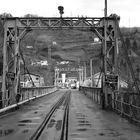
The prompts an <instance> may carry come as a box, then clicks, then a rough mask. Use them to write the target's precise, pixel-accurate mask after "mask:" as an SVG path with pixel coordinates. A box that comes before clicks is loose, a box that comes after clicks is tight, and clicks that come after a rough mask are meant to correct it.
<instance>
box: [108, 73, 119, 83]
mask: <svg viewBox="0 0 140 140" xmlns="http://www.w3.org/2000/svg"><path fill="white" fill-rule="evenodd" d="M105 82H108V83H118V75H114V74H107V75H105Z"/></svg>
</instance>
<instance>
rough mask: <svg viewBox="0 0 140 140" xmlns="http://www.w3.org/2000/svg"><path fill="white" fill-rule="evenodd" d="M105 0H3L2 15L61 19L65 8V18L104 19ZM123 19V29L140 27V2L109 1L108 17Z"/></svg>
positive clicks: (133, 0) (132, 0) (121, 23)
mask: <svg viewBox="0 0 140 140" xmlns="http://www.w3.org/2000/svg"><path fill="white" fill-rule="evenodd" d="M104 1H105V0H2V1H1V4H0V14H1V13H4V12H6V13H11V14H12V16H14V17H21V16H24V15H26V14H35V15H38V16H43V17H59V11H58V6H60V5H61V6H64V15H63V16H64V17H72V16H73V17H77V16H87V17H103V16H104ZM112 13H115V14H117V15H119V16H120V17H121V20H120V26H121V27H140V18H139V14H140V0H108V16H109V15H110V14H112Z"/></svg>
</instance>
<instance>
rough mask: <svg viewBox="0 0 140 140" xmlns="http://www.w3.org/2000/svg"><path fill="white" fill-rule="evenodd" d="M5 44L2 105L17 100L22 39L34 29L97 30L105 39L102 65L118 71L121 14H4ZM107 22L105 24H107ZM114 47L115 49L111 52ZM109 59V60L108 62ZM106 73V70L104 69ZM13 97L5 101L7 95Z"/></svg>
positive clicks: (99, 35)
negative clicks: (6, 15)
mask: <svg viewBox="0 0 140 140" xmlns="http://www.w3.org/2000/svg"><path fill="white" fill-rule="evenodd" d="M2 21H3V22H4V45H3V83H2V101H3V106H7V104H13V103H15V96H16V95H17V94H18V92H19V88H20V63H21V53H20V41H21V40H22V38H23V37H24V36H25V35H26V34H27V33H28V32H30V31H32V30H56V29H59V30H60V29H62V30H75V29H76V30H83V31H84V30H86V31H91V32H94V33H95V34H96V35H97V36H98V38H99V39H100V41H101V42H102V48H103V49H102V50H103V51H102V56H103V57H102V59H103V63H104V64H105V65H103V69H108V68H109V67H110V66H108V64H109V65H111V69H110V70H111V71H114V72H115V67H116V58H117V57H116V55H117V40H118V36H117V22H118V21H119V17H118V16H116V15H113V16H110V17H103V18H98V17H60V18H56V17H50V18H46V17H32V18H20V17H10V18H3V19H2ZM105 26H106V28H104V27H105ZM111 50H113V52H114V53H112V54H110V51H111ZM107 61H109V63H107ZM104 73H106V70H105V71H104ZM8 98H9V99H10V100H9V102H6V101H7V100H6V99H8Z"/></svg>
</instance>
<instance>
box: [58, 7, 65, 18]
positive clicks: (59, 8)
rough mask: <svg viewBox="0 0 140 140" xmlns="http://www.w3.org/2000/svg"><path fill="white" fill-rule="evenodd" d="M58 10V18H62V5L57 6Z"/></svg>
mask: <svg viewBox="0 0 140 140" xmlns="http://www.w3.org/2000/svg"><path fill="white" fill-rule="evenodd" d="M58 10H59V13H60V18H62V15H63V14H64V11H63V10H64V7H63V6H58Z"/></svg>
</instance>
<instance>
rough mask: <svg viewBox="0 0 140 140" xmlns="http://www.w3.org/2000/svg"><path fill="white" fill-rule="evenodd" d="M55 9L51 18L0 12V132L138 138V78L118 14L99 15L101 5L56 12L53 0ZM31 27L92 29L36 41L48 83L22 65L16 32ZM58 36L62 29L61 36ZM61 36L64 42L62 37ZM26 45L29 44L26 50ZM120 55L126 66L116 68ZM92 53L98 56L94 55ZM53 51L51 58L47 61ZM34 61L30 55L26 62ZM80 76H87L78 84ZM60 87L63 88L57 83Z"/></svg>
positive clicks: (83, 139)
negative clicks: (76, 12)
mask: <svg viewBox="0 0 140 140" xmlns="http://www.w3.org/2000/svg"><path fill="white" fill-rule="evenodd" d="M59 11H60V17H57V18H56V17H50V18H47V17H7V18H2V19H1V21H2V22H3V25H4V43H3V72H2V88H1V92H0V93H1V96H0V108H1V109H0V114H1V117H0V122H1V126H0V138H2V139H5V140H6V139H9V138H10V137H12V138H13V139H15V140H16V139H19V138H20V139H30V140H37V139H49V140H51V139H61V140H62V139H64V140H68V139H81V140H86V139H93V138H95V140H96V139H103V140H105V139H110V140H118V139H127V140H129V139H130V140H138V139H139V137H140V130H139V128H138V127H137V126H139V124H140V104H139V99H140V96H139V94H140V89H139V82H138V80H137V76H136V74H135V72H134V69H133V66H132V63H131V59H130V57H129V54H128V50H127V45H126V42H125V40H124V38H123V35H122V33H121V30H120V28H119V21H120V17H119V16H117V15H116V14H112V15H110V16H107V9H106V8H105V16H104V17H63V16H62V15H63V7H61V6H60V7H59ZM38 30H39V31H44V30H45V31H57V32H60V31H67V32H70V31H75V30H78V31H80V32H84V33H85V32H90V33H91V34H92V35H93V36H92V37H93V38H92V39H93V40H92V41H91V40H88V41H87V40H86V41H83V42H82V41H79V42H78V41H76V40H74V41H69V40H68V41H64V40H62V39H61V40H59V41H58V42H59V45H57V43H58V42H57V41H56V42H55V41H52V42H51V41H49V43H48V46H47V47H46V48H42V50H43V51H42V52H45V51H46V53H45V55H46V54H47V55H46V56H45V57H46V65H47V67H48V68H47V70H48V71H50V72H52V69H53V77H54V80H53V82H52V83H51V84H50V85H46V84H40V85H37V84H36V83H35V79H34V77H33V76H36V77H35V78H36V81H37V80H39V79H40V78H43V77H41V76H40V75H39V74H38V75H33V74H32V71H30V70H29V69H28V66H27V64H26V61H28V60H26V58H25V57H24V56H25V55H24V52H23V51H24V49H22V48H21V46H22V45H21V44H22V40H23V38H25V37H26V36H27V35H28V34H29V33H30V32H32V31H38ZM64 37H65V35H64V36H63V37H62V38H64ZM62 41H63V43H66V44H71V45H68V46H67V45H62ZM75 43H77V44H78V45H75ZM52 44H53V47H52V46H51V45H52ZM87 44H88V45H87ZM89 44H90V45H89ZM60 45H61V49H60V48H59V47H60ZM82 45H83V48H82V49H81V48H80V49H79V50H78V49H77V46H78V47H79V46H82ZM31 47H32V46H31ZM31 47H30V46H29V47H28V48H31ZM75 47H76V49H74V48H75ZM40 49H41V47H40V48H38V49H37V52H36V53H35V54H36V55H37V54H39V53H40ZM95 50H96V53H95ZM97 50H99V51H97ZM27 52H28V51H27ZM42 52H41V53H42ZM68 52H70V53H68ZM79 52H80V53H79ZM85 52H86V55H85ZM92 52H93V53H92ZM122 52H123V53H122ZM32 53H34V52H33V51H32V52H31V53H30V54H29V55H31V54H32ZM121 55H123V59H124V60H125V62H126V63H127V67H126V69H125V70H127V71H126V73H124V72H123V71H124V68H125V67H123V70H122V69H121V67H120V62H121ZM42 56H44V53H43V55H42ZM58 56H59V57H58ZM60 58H61V59H60ZM97 58H98V61H95V60H97ZM54 59H55V60H56V61H57V60H58V59H59V61H57V63H55V64H54ZM95 62H96V63H97V64H95ZM35 64H36V63H35V62H34V63H32V65H31V67H33V65H35ZM38 65H40V63H38ZM95 65H96V69H95V68H94V67H95ZM22 66H23V67H22ZM33 69H34V68H33ZM23 71H24V73H22V72H23ZM40 71H41V69H40ZM127 72H128V73H127ZM22 74H23V77H24V80H25V79H26V80H27V79H29V81H30V82H31V86H30V87H29V86H25V85H24V86H21V79H22V78H21V75H22ZM25 74H26V75H27V77H28V78H27V77H25ZM51 74H52V73H51ZM61 74H62V75H63V76H62V77H60V75H61ZM66 75H69V78H68V77H66ZM70 75H71V76H70ZM49 77H51V75H48V77H47V79H48V80H49ZM50 80H51V79H50ZM86 81H89V83H88V84H86ZM24 82H25V81H24ZM70 82H73V83H75V86H74V88H75V89H71V88H73V86H72V83H70ZM60 83H61V84H60ZM84 83H85V84H84ZM61 87H64V88H65V89H60V88H61ZM76 88H77V89H76ZM50 108H51V109H50ZM13 110H14V112H13ZM15 110H16V111H15ZM44 112H45V113H44ZM5 114H7V115H5ZM13 116H14V117H13ZM123 117H124V118H125V119H124V118H123ZM15 118H16V119H15ZM44 118H45V119H44ZM126 120H127V121H126ZM130 122H131V123H133V125H132V124H131V123H130ZM134 124H135V125H137V126H135V125H134Z"/></svg>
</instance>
